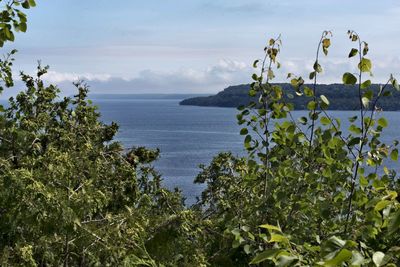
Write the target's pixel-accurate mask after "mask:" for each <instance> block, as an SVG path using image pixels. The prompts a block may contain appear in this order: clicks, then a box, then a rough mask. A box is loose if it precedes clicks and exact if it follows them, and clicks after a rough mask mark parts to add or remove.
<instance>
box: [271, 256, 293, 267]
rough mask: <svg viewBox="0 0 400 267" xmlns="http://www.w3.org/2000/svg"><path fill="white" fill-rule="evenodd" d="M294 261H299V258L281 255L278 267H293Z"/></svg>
mask: <svg viewBox="0 0 400 267" xmlns="http://www.w3.org/2000/svg"><path fill="white" fill-rule="evenodd" d="M294 261H298V258H297V257H294V256H288V255H279V256H278V262H277V264H276V266H277V267H287V266H293V262H294Z"/></svg>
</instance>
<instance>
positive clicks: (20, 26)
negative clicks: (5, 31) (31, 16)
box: [18, 22, 27, 32]
mask: <svg viewBox="0 0 400 267" xmlns="http://www.w3.org/2000/svg"><path fill="white" fill-rule="evenodd" d="M18 28H19V30H20V31H21V32H26V30H27V25H26V23H24V22H21V23H20V24H19V25H18Z"/></svg>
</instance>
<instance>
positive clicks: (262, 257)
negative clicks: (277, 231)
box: [250, 249, 282, 264]
mask: <svg viewBox="0 0 400 267" xmlns="http://www.w3.org/2000/svg"><path fill="white" fill-rule="evenodd" d="M281 251H282V250H280V249H268V250H265V251H263V252H261V253H260V254H258V255H257V256H255V257H254V259H253V260H252V261H251V262H250V264H258V263H260V262H263V261H266V260H271V259H273V258H274V257H275V256H276V255H277V254H278V253H279V252H281Z"/></svg>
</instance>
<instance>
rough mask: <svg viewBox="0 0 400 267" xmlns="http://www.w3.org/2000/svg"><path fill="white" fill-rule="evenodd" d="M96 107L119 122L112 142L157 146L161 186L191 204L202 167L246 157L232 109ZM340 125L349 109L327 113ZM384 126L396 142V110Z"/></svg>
mask: <svg viewBox="0 0 400 267" xmlns="http://www.w3.org/2000/svg"><path fill="white" fill-rule="evenodd" d="M92 99H93V102H94V104H96V105H97V106H98V107H99V110H100V112H101V119H102V120H103V121H104V122H106V123H109V122H111V121H114V122H116V123H118V124H119V126H120V130H119V133H118V134H117V136H116V139H117V140H118V141H120V142H122V144H123V145H124V146H125V147H126V148H130V147H134V146H145V147H148V148H159V149H160V151H161V153H160V158H159V159H158V160H157V161H156V162H155V164H154V165H155V168H156V169H157V170H158V171H159V172H160V173H161V174H162V177H163V183H164V185H165V186H166V187H167V188H169V189H173V188H175V187H178V188H180V189H181V190H182V192H183V195H184V196H185V198H186V204H187V205H191V204H193V203H195V202H196V199H197V197H199V196H200V194H201V192H202V190H203V189H204V185H199V184H194V183H193V181H194V179H195V177H196V176H197V175H198V174H199V172H200V171H201V169H200V168H199V165H200V164H205V165H207V164H209V163H210V162H211V160H212V159H213V157H215V156H216V155H217V154H218V153H220V152H227V151H230V152H232V153H233V154H234V155H238V156H243V155H246V151H245V150H244V149H243V136H241V135H240V134H239V131H240V129H241V127H240V126H239V125H238V124H237V120H236V114H237V113H238V111H237V110H236V109H234V108H219V107H197V106H180V105H179V102H180V101H181V100H182V98H160V97H154V98H152V97H148V96H146V97H143V98H141V97H133V96H121V97H118V96H115V95H114V96H113V97H96V96H93V97H92ZM329 113H330V114H331V115H332V116H333V117H338V118H340V119H341V121H342V129H347V128H348V126H349V122H348V120H347V119H348V118H349V117H352V116H355V115H358V112H354V111H329ZM383 114H384V115H385V117H386V118H387V120H388V121H389V127H388V128H387V129H385V131H384V134H383V136H382V139H383V141H385V142H389V143H390V141H391V140H393V139H399V140H400V112H383ZM293 116H294V117H295V119H296V118H299V117H301V116H307V111H294V112H293ZM399 165H400V163H399V162H393V161H390V160H389V161H387V166H388V167H391V168H395V169H396V170H399V171H400V166H399Z"/></svg>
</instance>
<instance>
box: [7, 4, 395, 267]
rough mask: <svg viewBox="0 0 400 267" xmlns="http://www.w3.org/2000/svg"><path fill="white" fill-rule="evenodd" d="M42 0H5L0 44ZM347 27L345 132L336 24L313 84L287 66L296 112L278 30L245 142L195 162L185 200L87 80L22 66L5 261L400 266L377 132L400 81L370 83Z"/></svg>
mask: <svg viewBox="0 0 400 267" xmlns="http://www.w3.org/2000/svg"><path fill="white" fill-rule="evenodd" d="M0 3H1V4H3V1H2V0H0ZM35 5H36V4H35V1H34V0H26V1H18V0H13V1H7V3H6V4H5V7H4V8H3V10H2V12H1V16H0V27H1V28H0V46H1V45H2V44H3V43H5V42H12V41H13V40H14V32H16V31H22V32H24V31H25V30H26V21H27V18H26V16H25V14H24V13H23V11H24V9H27V8H30V7H34V6H35ZM21 7H22V9H20V8H21ZM348 35H349V38H350V41H351V43H352V44H353V45H354V46H355V47H357V48H353V49H352V50H351V51H350V54H349V58H350V60H353V61H354V63H355V64H357V66H358V73H357V74H356V75H354V74H352V73H348V72H345V73H344V74H343V77H342V80H343V83H344V84H346V85H349V87H348V88H346V90H354V91H356V94H357V95H358V98H357V99H356V101H355V103H354V105H355V106H357V109H358V115H357V116H354V117H352V118H349V122H350V127H349V129H348V134H346V135H344V134H343V132H344V131H342V129H341V121H340V120H339V119H337V118H334V117H333V116H332V115H331V114H330V113H329V112H328V111H327V109H328V108H329V106H330V105H332V104H334V99H329V98H328V97H327V96H326V95H324V94H321V92H320V91H319V88H318V86H317V79H318V76H319V74H320V73H321V72H322V69H323V66H321V65H320V64H319V60H318V58H319V56H322V53H324V54H325V55H327V54H328V49H329V47H330V45H331V40H330V38H331V33H330V32H328V31H324V32H323V34H322V36H321V39H320V41H319V45H318V48H317V57H316V59H315V63H314V70H313V71H312V72H311V73H310V77H309V78H310V79H311V80H312V81H313V82H312V83H311V85H309V86H305V85H304V80H303V79H302V78H301V77H298V76H295V75H293V74H291V75H290V76H291V78H292V80H291V85H292V86H293V90H294V92H295V95H294V99H296V97H297V96H298V95H304V96H305V97H306V99H307V104H306V107H307V110H308V114H307V115H306V116H304V117H302V118H300V119H299V120H298V121H295V120H294V119H293V116H292V113H291V112H292V111H293V110H294V105H293V104H291V103H290V100H286V98H285V96H284V93H285V89H284V88H282V86H280V85H278V84H272V83H271V80H273V78H274V71H277V69H279V67H280V64H279V63H278V55H279V53H280V47H281V40H280V38H279V37H278V38H276V39H270V40H269V42H268V44H267V46H266V47H265V48H264V52H265V53H264V55H263V59H261V60H256V61H255V62H254V69H255V73H254V74H253V76H252V79H253V83H252V84H251V86H250V88H248V93H249V94H250V95H252V96H256V95H257V96H259V97H258V98H257V99H256V100H255V101H251V102H250V103H248V105H243V106H241V107H240V108H239V111H238V115H237V119H238V123H239V124H240V125H242V129H241V130H240V134H241V135H243V136H244V147H245V148H246V150H247V151H248V154H247V156H245V157H241V158H238V157H235V156H234V155H232V154H231V153H221V154H219V155H216V156H215V158H214V159H213V160H212V162H211V163H210V164H209V165H208V166H201V172H200V173H199V175H198V176H197V177H196V178H195V179H194V182H195V183H198V184H203V185H204V191H203V192H202V194H201V196H200V197H199V199H198V201H197V203H196V204H195V205H193V206H191V207H186V206H185V205H184V198H183V196H182V194H181V192H180V190H179V189H175V190H167V189H166V188H164V186H163V184H162V177H161V176H160V174H159V173H158V172H157V170H155V169H154V168H153V166H152V163H153V162H154V161H155V160H157V158H158V156H159V151H158V150H148V149H146V148H143V147H133V148H130V149H125V148H124V147H123V146H122V144H120V143H118V142H117V141H115V140H114V137H115V135H116V133H117V131H118V125H117V124H115V123H110V124H105V123H103V122H101V117H100V113H99V112H98V110H97V107H96V106H94V105H93V104H92V102H91V101H90V99H88V87H87V86H86V85H85V84H84V83H82V82H77V83H75V86H76V94H75V95H74V96H72V97H65V98H62V97H60V91H61V89H59V88H58V87H57V86H56V85H52V84H48V83H46V82H45V81H44V80H43V75H45V74H46V72H47V71H48V67H43V66H41V65H39V66H38V68H37V72H36V74H35V75H28V74H25V73H24V72H22V73H20V79H21V80H22V82H23V84H24V89H23V90H22V91H21V92H19V93H18V95H17V96H16V97H15V98H11V99H10V100H9V103H8V105H7V107H3V106H0V265H1V266H4V267H6V266H31V267H35V266H43V267H45V266H64V267H67V266H151V267H158V266H160V267H161V266H171V267H173V266H182V267H192V266H201V267H206V266H215V267H221V266H249V265H252V266H280V267H286V266H327V267H332V266H375V267H381V266H387V267H396V266H400V246H399V244H400V203H399V200H400V196H399V192H400V181H399V179H398V174H397V173H396V172H395V171H394V170H391V169H390V168H388V167H387V166H386V162H387V161H388V160H392V161H394V162H396V163H398V160H399V148H398V147H399V142H398V141H396V140H393V141H391V142H388V143H384V142H383V141H382V140H381V134H382V132H383V131H384V130H385V128H387V127H388V121H387V120H386V119H385V118H384V116H381V115H379V116H377V113H378V112H379V108H378V107H379V103H380V102H381V100H383V101H385V100H384V99H385V98H390V90H392V89H390V88H389V87H390V86H392V87H393V88H395V89H396V90H400V88H399V85H398V82H397V80H396V79H395V78H394V77H393V76H389V77H388V82H387V84H385V85H384V86H382V87H381V88H380V89H379V90H378V91H377V90H374V89H373V86H371V81H370V80H368V79H364V75H365V74H370V73H371V71H372V61H371V60H370V59H369V58H368V57H367V55H368V44H367V43H366V42H364V41H362V40H361V39H360V37H359V35H358V34H357V33H355V32H353V31H349V32H348ZM15 53H16V51H12V52H10V53H9V54H7V55H6V56H5V57H4V58H3V59H1V60H0V80H1V87H0V93H1V92H2V91H3V89H4V90H10V89H9V88H12V87H13V81H14V77H13V71H12V66H13V55H14V54H15ZM367 77H370V76H367ZM356 84H357V85H356ZM389 85H390V86H389ZM387 92H389V93H387ZM175 164H176V165H177V166H179V164H180V163H179V162H176V163H175Z"/></svg>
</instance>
